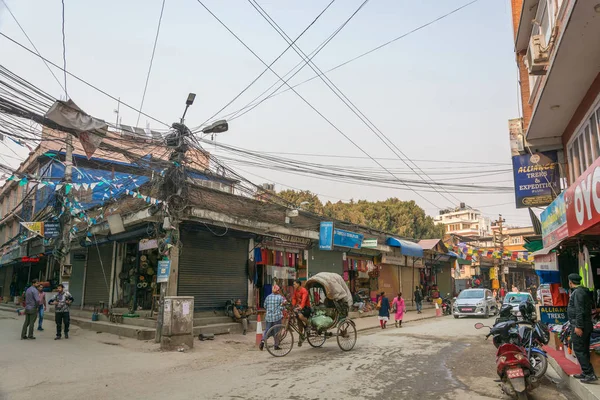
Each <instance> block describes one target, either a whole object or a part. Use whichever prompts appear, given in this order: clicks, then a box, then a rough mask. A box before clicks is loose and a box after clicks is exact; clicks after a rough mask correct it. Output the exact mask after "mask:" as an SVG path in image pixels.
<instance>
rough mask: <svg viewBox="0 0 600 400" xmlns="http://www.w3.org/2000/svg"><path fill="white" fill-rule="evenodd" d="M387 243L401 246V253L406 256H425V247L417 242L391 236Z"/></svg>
mask: <svg viewBox="0 0 600 400" xmlns="http://www.w3.org/2000/svg"><path fill="white" fill-rule="evenodd" d="M386 244H387V245H388V246H392V247H398V248H400V253H402V254H404V255H405V256H410V257H423V248H422V247H421V246H419V245H418V244H417V243H414V242H409V241H408V240H402V239H397V238H394V237H390V238H388V240H387V241H386Z"/></svg>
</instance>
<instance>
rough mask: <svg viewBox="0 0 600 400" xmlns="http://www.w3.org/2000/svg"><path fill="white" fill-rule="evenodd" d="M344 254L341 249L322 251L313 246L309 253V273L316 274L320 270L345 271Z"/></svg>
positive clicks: (339, 272) (341, 272) (338, 272)
mask: <svg viewBox="0 0 600 400" xmlns="http://www.w3.org/2000/svg"><path fill="white" fill-rule="evenodd" d="M343 257H344V254H343V253H342V252H339V251H321V250H319V249H316V248H313V249H311V250H310V251H309V254H308V274H309V275H310V276H314V275H316V274H318V273H319V272H335V273H337V274H340V275H342V274H343V273H344V260H343Z"/></svg>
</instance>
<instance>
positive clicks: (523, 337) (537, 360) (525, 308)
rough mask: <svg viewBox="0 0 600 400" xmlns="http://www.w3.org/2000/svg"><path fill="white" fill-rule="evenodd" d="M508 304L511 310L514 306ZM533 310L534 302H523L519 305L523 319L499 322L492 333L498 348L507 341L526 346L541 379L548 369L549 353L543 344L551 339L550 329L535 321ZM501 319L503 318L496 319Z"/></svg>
mask: <svg viewBox="0 0 600 400" xmlns="http://www.w3.org/2000/svg"><path fill="white" fill-rule="evenodd" d="M507 306H508V307H509V309H508V311H509V312H510V311H511V309H512V306H510V305H507ZM503 308H504V307H503ZM533 310H534V309H533V305H532V304H530V303H522V304H521V305H520V306H519V311H520V312H521V315H522V318H523V320H522V321H516V318H510V319H509V320H507V321H503V322H497V323H496V324H494V326H493V327H492V328H490V334H491V335H492V336H493V339H492V341H493V343H494V346H495V347H496V348H499V347H500V346H501V345H503V344H505V343H510V344H514V345H516V346H520V347H524V348H525V349H526V351H527V352H528V354H529V362H530V363H531V365H532V368H533V371H534V375H535V377H536V378H538V379H540V378H541V377H542V376H544V375H545V374H546V371H547V370H548V355H547V354H546V352H545V351H544V350H543V346H544V345H546V344H548V342H549V341H550V331H549V330H548V327H547V326H546V325H545V324H543V323H541V322H539V321H537V322H536V321H534V319H533ZM499 319H501V318H498V319H497V320H496V321H498V320H499Z"/></svg>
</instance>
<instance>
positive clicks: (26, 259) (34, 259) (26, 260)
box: [21, 257, 40, 263]
mask: <svg viewBox="0 0 600 400" xmlns="http://www.w3.org/2000/svg"><path fill="white" fill-rule="evenodd" d="M21 262H24V263H36V262H40V258H39V257H21Z"/></svg>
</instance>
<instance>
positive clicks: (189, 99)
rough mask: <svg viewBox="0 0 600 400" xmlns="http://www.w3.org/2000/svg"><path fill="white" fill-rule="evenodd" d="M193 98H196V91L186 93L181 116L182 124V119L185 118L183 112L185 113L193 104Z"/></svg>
mask: <svg viewBox="0 0 600 400" xmlns="http://www.w3.org/2000/svg"><path fill="white" fill-rule="evenodd" d="M194 100H196V93H190V94H188V97H187V100H186V101H185V110H184V111H183V115H182V116H181V124H183V120H184V119H185V114H186V113H187V110H188V108H189V107H190V106H191V105H192V104H194Z"/></svg>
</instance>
